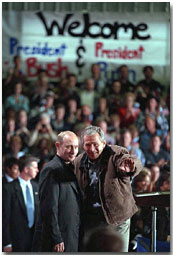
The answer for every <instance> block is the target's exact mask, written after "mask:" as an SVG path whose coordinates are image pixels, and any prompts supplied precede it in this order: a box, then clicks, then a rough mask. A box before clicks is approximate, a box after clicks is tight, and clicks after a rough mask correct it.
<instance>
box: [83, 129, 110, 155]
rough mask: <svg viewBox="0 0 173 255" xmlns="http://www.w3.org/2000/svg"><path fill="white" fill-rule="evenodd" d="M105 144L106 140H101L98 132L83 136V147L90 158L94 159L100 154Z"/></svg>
mask: <svg viewBox="0 0 173 255" xmlns="http://www.w3.org/2000/svg"><path fill="white" fill-rule="evenodd" d="M105 145H106V141H105V140H104V141H103V142H101V141H100V136H99V134H98V133H95V134H94V135H90V136H88V135H85V136H84V144H83V147H84V150H85V152H86V154H87V155H88V157H89V159H90V160H96V159H97V158H98V157H99V156H100V155H101V153H102V151H103V149H104V147H105Z"/></svg>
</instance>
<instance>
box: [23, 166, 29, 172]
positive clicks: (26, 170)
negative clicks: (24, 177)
mask: <svg viewBox="0 0 173 255" xmlns="http://www.w3.org/2000/svg"><path fill="white" fill-rule="evenodd" d="M23 172H24V173H25V174H27V173H28V167H27V166H25V167H24V169H23Z"/></svg>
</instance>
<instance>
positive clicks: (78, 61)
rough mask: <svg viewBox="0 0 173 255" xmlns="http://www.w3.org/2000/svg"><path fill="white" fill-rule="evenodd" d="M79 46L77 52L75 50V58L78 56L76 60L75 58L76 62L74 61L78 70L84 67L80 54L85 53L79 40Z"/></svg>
mask: <svg viewBox="0 0 173 255" xmlns="http://www.w3.org/2000/svg"><path fill="white" fill-rule="evenodd" d="M80 44H81V45H80V46H79V47H78V48H77V50H76V53H77V56H78V58H77V60H76V66H77V67H78V68H81V67H83V66H84V65H85V62H84V60H83V54H82V53H84V52H86V49H85V47H84V46H83V45H82V40H80Z"/></svg>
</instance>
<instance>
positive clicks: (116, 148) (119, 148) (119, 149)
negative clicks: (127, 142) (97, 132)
mask: <svg viewBox="0 0 173 255" xmlns="http://www.w3.org/2000/svg"><path fill="white" fill-rule="evenodd" d="M109 146H110V147H111V149H112V150H113V151H114V152H115V154H119V153H120V152H121V153H128V150H127V149H126V148H124V147H122V146H119V145H109Z"/></svg>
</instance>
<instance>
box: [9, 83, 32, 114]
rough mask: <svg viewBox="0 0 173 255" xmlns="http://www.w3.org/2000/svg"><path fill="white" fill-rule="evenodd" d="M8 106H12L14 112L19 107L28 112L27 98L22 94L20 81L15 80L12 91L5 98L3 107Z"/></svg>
mask: <svg viewBox="0 0 173 255" xmlns="http://www.w3.org/2000/svg"><path fill="white" fill-rule="evenodd" d="M8 107H12V108H13V109H14V110H15V111H16V112H18V111H19V110H21V109H25V110H26V112H27V113H28V112H29V110H30V108H29V98H28V97H27V96H24V95H23V94H22V83H21V81H16V83H15V85H14V93H13V94H12V95H10V96H8V97H7V98H6V100H5V109H7V108H8Z"/></svg>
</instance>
